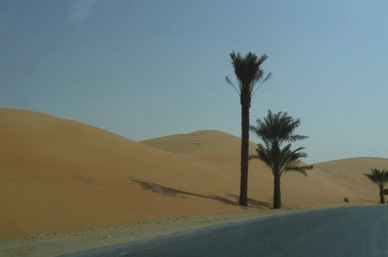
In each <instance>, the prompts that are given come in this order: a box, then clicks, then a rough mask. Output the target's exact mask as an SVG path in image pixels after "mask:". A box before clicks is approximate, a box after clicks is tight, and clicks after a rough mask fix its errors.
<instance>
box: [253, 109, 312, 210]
mask: <svg viewBox="0 0 388 257" xmlns="http://www.w3.org/2000/svg"><path fill="white" fill-rule="evenodd" d="M299 125H300V120H299V119H297V120H294V119H293V118H292V117H291V116H288V114H287V113H282V112H279V113H277V114H273V113H272V112H271V111H268V115H267V117H265V118H264V121H261V120H260V119H258V120H257V126H256V127H255V126H251V127H250V130H251V131H252V132H254V133H255V134H256V135H257V136H258V137H259V138H261V140H262V141H263V142H264V145H262V144H258V148H257V149H256V152H257V155H252V156H251V157H250V158H251V159H260V160H262V161H263V162H264V163H265V164H266V165H267V166H268V167H270V168H271V170H272V173H273V176H274V194H273V208H274V209H278V208H281V189H280V177H281V175H282V174H283V172H285V171H296V172H299V173H301V174H303V175H305V176H307V173H306V170H309V169H312V168H313V166H311V165H301V162H300V159H301V158H305V157H307V154H306V153H304V152H301V150H303V149H305V148H304V147H299V148H297V149H296V150H291V144H287V145H286V146H285V147H284V148H281V147H282V144H283V143H284V142H294V141H297V140H303V139H305V138H307V137H306V136H302V135H297V134H294V131H295V129H296V128H297V127H299Z"/></svg>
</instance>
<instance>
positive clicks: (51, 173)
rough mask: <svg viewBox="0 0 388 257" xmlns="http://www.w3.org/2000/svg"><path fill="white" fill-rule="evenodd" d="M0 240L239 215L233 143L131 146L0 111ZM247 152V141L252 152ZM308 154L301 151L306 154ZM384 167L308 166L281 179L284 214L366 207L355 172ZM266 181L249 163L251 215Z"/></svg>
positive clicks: (367, 196) (373, 195)
mask: <svg viewBox="0 0 388 257" xmlns="http://www.w3.org/2000/svg"><path fill="white" fill-rule="evenodd" d="M0 145H1V147H0V202H1V206H2V208H1V209H2V210H1V212H0V238H5V237H10V236H20V235H30V234H37V233H46V232H56V231H67V230H78V229H84V228H91V227H97V226H107V225H118V224H128V223H134V222H139V221H144V220H152V219H160V218H166V217H173V216H181V215H189V214H200V213H216V212H231V211H240V210H242V208H240V207H239V206H238V205H236V202H237V197H238V196H237V195H238V190H239V165H240V139H239V138H237V137H234V136H232V135H229V134H227V133H224V132H220V131H198V132H194V133H191V134H185V135H172V136H167V137H162V138H156V139H151V140H146V141H142V142H134V141H131V140H128V139H126V138H123V137H120V136H118V135H115V134H112V133H110V132H107V131H104V130H101V129H98V128H95V127H92V126H89V125H86V124H82V123H78V122H74V121H71V120H65V119H59V118H56V117H52V116H48V115H44V114H40V113H35V112H30V111H22V110H13V109H0ZM255 147H256V146H255V144H254V143H251V146H250V148H251V152H252V153H254V149H255ZM307 150H308V149H307ZM375 167H376V168H388V159H377V158H355V159H347V160H338V161H332V162H326V163H319V164H315V169H314V170H311V171H309V172H308V174H309V176H308V177H304V176H302V175H300V174H294V173H289V174H285V175H284V176H283V177H282V195H283V204H284V207H285V208H303V207H306V206H308V207H311V206H332V205H345V203H344V202H343V198H344V197H348V198H349V199H350V204H368V203H376V202H377V201H378V192H377V187H376V186H375V185H373V184H371V183H370V182H369V181H368V180H367V178H366V177H365V176H363V175H362V173H365V172H368V171H369V169H370V168H375ZM272 186H273V182H272V175H271V173H270V171H269V170H268V168H267V167H265V165H263V164H262V163H261V162H259V161H257V160H254V161H251V162H250V182H249V197H250V198H251V202H250V204H251V205H252V207H255V208H268V206H270V205H271V202H272Z"/></svg>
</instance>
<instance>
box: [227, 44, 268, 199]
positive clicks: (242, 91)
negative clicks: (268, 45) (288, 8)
mask: <svg viewBox="0 0 388 257" xmlns="http://www.w3.org/2000/svg"><path fill="white" fill-rule="evenodd" d="M230 58H231V59H232V65H233V67H234V73H235V74H236V77H237V80H238V86H237V87H236V86H235V85H234V84H233V83H232V82H231V80H230V79H229V78H228V77H226V82H227V83H228V84H229V85H231V86H232V87H233V88H234V89H235V90H236V92H237V94H238V95H239V96H240V104H241V180H240V199H239V204H240V205H243V206H248V161H249V109H250V107H251V100H252V96H253V95H254V94H255V92H256V91H257V89H258V88H259V87H260V86H261V85H262V84H263V83H264V82H265V81H266V80H267V79H269V78H270V77H271V73H269V74H268V75H267V76H265V75H264V71H263V69H262V68H261V67H260V66H261V65H262V64H263V63H264V61H265V60H266V59H267V58H268V56H267V55H266V54H263V55H262V56H261V57H260V58H258V57H257V56H256V55H255V54H254V53H251V52H249V53H248V54H247V55H246V56H245V57H243V56H241V54H240V53H237V54H236V53H235V52H234V51H233V52H232V53H231V54H230ZM258 82H259V83H258ZM257 83H258V84H257Z"/></svg>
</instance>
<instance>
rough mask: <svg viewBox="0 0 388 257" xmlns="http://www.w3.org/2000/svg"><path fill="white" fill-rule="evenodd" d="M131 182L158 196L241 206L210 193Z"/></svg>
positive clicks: (134, 180) (131, 179)
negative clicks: (200, 199)
mask: <svg viewBox="0 0 388 257" xmlns="http://www.w3.org/2000/svg"><path fill="white" fill-rule="evenodd" d="M130 181H132V182H133V183H135V184H138V185H140V186H141V187H142V189H143V190H149V191H152V192H154V193H158V194H161V195H164V196H168V197H179V196H180V197H182V198H185V196H195V197H201V198H206V199H210V200H215V201H218V202H221V203H223V204H228V205H233V206H239V204H238V202H237V201H233V200H230V199H228V198H226V197H222V196H219V195H215V194H211V193H208V194H206V195H202V194H197V193H192V192H188V191H184V190H180V189H176V188H171V187H166V186H162V185H159V184H155V183H150V182H147V181H143V180H139V179H135V178H130ZM228 195H229V196H233V195H232V194H228Z"/></svg>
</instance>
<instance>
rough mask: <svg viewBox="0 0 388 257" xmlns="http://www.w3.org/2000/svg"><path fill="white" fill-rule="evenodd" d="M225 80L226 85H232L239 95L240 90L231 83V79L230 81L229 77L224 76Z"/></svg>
mask: <svg viewBox="0 0 388 257" xmlns="http://www.w3.org/2000/svg"><path fill="white" fill-rule="evenodd" d="M225 80H226V83H227V84H228V85H230V86H232V87H233V88H234V90H236V92H237V94H238V95H241V94H240V92H239V91H238V90H237V88H236V86H235V85H234V84H233V83H232V81H230V79H229V78H228V77H225Z"/></svg>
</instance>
